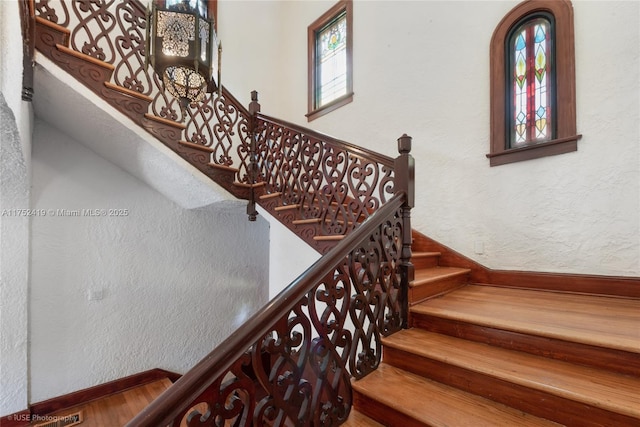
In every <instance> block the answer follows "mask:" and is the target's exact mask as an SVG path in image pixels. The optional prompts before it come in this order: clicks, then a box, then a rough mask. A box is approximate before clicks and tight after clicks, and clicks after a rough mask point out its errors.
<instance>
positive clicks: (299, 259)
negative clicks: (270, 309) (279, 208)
mask: <svg viewBox="0 0 640 427" xmlns="http://www.w3.org/2000/svg"><path fill="white" fill-rule="evenodd" d="M258 213H259V215H261V217H262V218H264V219H265V220H266V221H268V222H269V229H270V233H269V235H270V240H269V299H272V298H274V297H275V296H276V295H278V294H279V293H280V292H281V291H282V290H284V289H285V288H286V287H287V286H288V285H289V284H291V282H293V281H294V280H295V279H297V278H298V276H300V275H301V274H302V273H304V272H305V271H306V270H307V269H308V268H309V267H311V265H312V264H313V263H314V262H316V261H317V260H318V259H319V258H320V253H318V251H316V250H315V249H313V248H312V247H311V246H309V245H308V244H307V243H306V242H305V241H304V240H302V239H301V238H299V237H298V236H297V235H296V234H294V233H292V232H291V231H289V229H288V228H287V227H285V226H284V225H283V224H282V223H281V222H280V221H278V220H277V219H276V218H274V217H273V216H271V214H270V213H269V212H267V211H265V210H264V209H262V208H261V207H260V206H258Z"/></svg>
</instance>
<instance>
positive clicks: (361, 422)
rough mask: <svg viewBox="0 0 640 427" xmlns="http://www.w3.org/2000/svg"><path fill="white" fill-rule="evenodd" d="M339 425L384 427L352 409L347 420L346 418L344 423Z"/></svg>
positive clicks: (347, 426) (344, 426)
mask: <svg viewBox="0 0 640 427" xmlns="http://www.w3.org/2000/svg"><path fill="white" fill-rule="evenodd" d="M341 425H342V427H384V425H383V424H380V423H379V422H377V421H374V420H373V419H371V418H369V417H367V416H366V415H365V414H363V413H362V412H360V411H358V410H356V409H353V408H351V412H350V413H349V418H347V421H345V422H344V423H342V424H341Z"/></svg>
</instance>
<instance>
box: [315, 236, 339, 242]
mask: <svg viewBox="0 0 640 427" xmlns="http://www.w3.org/2000/svg"><path fill="white" fill-rule="evenodd" d="M342 239H344V234H336V235H333V236H313V240H315V241H316V242H335V241H337V240H342Z"/></svg>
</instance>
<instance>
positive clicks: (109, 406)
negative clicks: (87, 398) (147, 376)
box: [49, 378, 172, 427]
mask: <svg viewBox="0 0 640 427" xmlns="http://www.w3.org/2000/svg"><path fill="white" fill-rule="evenodd" d="M171 384H172V383H171V381H170V380H169V379H167V378H165V379H162V380H158V381H155V382H152V383H148V384H144V385H141V386H138V387H135V388H132V389H129V390H125V391H123V392H120V393H116V394H113V395H111V396H107V397H103V398H101V399H97V400H94V401H91V402H88V403H85V404H83V405H79V406H75V407H72V408H67V409H64V410H62V411H58V412H55V413H53V414H50V415H49V419H51V418H57V417H60V418H63V417H65V416H66V415H69V414H73V413H75V412H78V411H82V412H83V416H84V421H83V422H82V424H80V426H82V427H122V426H124V425H125V424H126V423H127V422H128V421H129V420H131V419H132V418H133V417H134V416H135V415H137V414H138V413H139V412H140V411H142V409H144V408H145V407H146V406H147V405H149V403H151V402H152V401H153V400H154V399H155V398H157V397H158V396H160V394H161V393H162V392H163V391H165V390H166V389H167V388H169V386H171Z"/></svg>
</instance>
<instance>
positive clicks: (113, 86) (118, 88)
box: [104, 82, 153, 104]
mask: <svg viewBox="0 0 640 427" xmlns="http://www.w3.org/2000/svg"><path fill="white" fill-rule="evenodd" d="M104 85H105V86H106V87H108V88H109V89H112V90H115V91H117V92H120V93H124V94H125V95H129V96H132V97H134V98H138V99H141V100H143V101H145V102H148V103H149V104H151V103H152V102H153V98H151V97H149V96H147V95H145V94H142V93H140V92H138V91H135V90H131V89H127V88H126V87H122V86H120V85H117V84H115V83H111V82H104Z"/></svg>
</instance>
